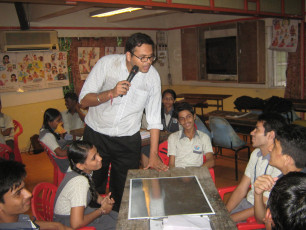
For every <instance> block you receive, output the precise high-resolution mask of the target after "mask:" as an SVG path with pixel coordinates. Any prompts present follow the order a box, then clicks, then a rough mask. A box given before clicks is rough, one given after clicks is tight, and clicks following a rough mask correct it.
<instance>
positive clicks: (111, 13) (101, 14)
mask: <svg viewBox="0 0 306 230" xmlns="http://www.w3.org/2000/svg"><path fill="white" fill-rule="evenodd" d="M141 9H142V8H133V7H128V8H124V9H118V10H113V11H108V12H105V10H109V9H103V11H95V12H92V13H90V17H95V18H96V17H98V18H100V17H110V16H114V15H116V14H123V13H130V12H133V11H136V10H141Z"/></svg>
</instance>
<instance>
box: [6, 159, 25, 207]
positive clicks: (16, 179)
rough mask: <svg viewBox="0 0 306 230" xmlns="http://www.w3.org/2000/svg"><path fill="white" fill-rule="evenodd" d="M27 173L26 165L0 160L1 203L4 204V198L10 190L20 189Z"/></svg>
mask: <svg viewBox="0 0 306 230" xmlns="http://www.w3.org/2000/svg"><path fill="white" fill-rule="evenodd" d="M26 175H27V173H26V171H25V165H24V164H22V163H20V162H18V161H8V160H4V159H1V158H0V202H1V203H4V199H3V196H4V194H6V193H7V192H8V191H9V190H11V191H12V190H14V189H16V188H18V187H19V186H20V185H21V183H22V181H23V180H24V178H25V177H26Z"/></svg>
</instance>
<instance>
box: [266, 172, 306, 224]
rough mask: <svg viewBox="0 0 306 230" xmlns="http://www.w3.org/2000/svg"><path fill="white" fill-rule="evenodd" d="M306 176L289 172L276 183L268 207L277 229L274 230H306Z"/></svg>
mask: <svg viewBox="0 0 306 230" xmlns="http://www.w3.org/2000/svg"><path fill="white" fill-rule="evenodd" d="M305 194H306V174H305V173H302V172H289V173H288V174H287V175H284V176H283V177H281V178H280V179H278V180H277V181H276V184H275V185H274V187H273V189H272V191H271V193H270V196H269V200H268V204H267V207H268V208H269V209H270V211H271V216H272V219H273V222H274V224H275V227H272V229H277V230H287V229H290V230H292V229H306V195H305Z"/></svg>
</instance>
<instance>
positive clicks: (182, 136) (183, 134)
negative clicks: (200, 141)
mask: <svg viewBox="0 0 306 230" xmlns="http://www.w3.org/2000/svg"><path fill="white" fill-rule="evenodd" d="M195 136H199V133H198V130H196V131H195V133H194V136H193V137H192V138H194V137H195ZM184 137H187V136H186V135H185V133H184V130H182V135H181V137H180V139H183V138H184Z"/></svg>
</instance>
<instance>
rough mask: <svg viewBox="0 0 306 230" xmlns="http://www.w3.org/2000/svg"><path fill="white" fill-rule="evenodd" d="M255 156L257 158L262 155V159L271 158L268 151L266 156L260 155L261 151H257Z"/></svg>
mask: <svg viewBox="0 0 306 230" xmlns="http://www.w3.org/2000/svg"><path fill="white" fill-rule="evenodd" d="M257 157H258V158H259V157H262V159H263V160H268V161H269V160H270V158H271V155H270V153H268V154H267V155H266V156H263V155H262V152H261V151H258V153H257Z"/></svg>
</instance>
